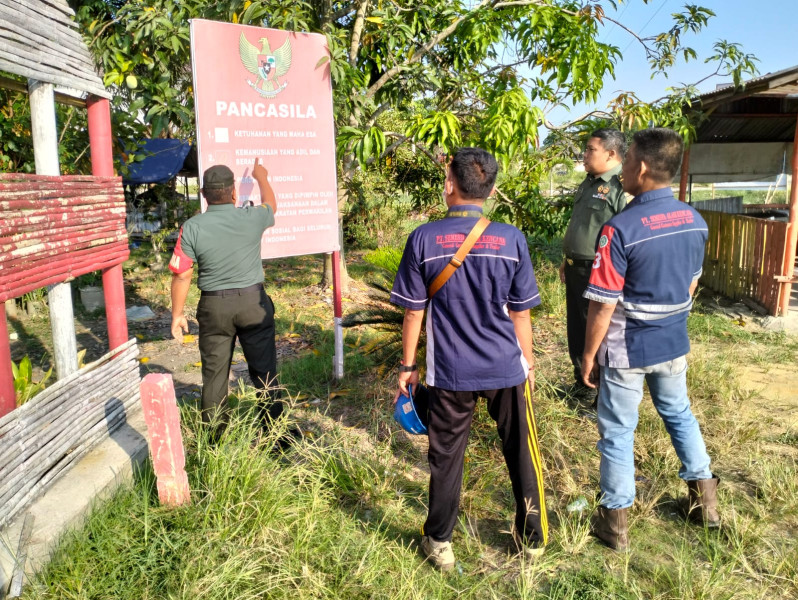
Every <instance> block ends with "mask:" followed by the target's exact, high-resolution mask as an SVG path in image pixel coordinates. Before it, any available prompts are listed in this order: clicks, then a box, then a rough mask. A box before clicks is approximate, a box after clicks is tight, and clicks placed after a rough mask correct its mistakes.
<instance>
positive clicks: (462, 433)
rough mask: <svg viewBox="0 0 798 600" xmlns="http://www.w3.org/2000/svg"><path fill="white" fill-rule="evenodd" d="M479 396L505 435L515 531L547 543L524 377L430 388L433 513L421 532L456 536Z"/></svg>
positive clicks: (534, 542)
mask: <svg viewBox="0 0 798 600" xmlns="http://www.w3.org/2000/svg"><path fill="white" fill-rule="evenodd" d="M479 397H484V398H487V401H488V413H489V414H490V416H491V417H492V418H493V420H494V421H495V422H496V427H497V429H498V431H499V437H500V438H501V441H502V453H503V454H504V461H505V463H506V464H507V470H508V471H509V473H510V482H511V484H512V489H513V497H514V498H515V527H516V531H518V532H519V533H522V536H523V541H524V543H526V544H528V545H530V546H543V545H544V544H546V542H547V540H548V529H549V525H548V518H547V516H546V501H545V497H544V493H543V464H542V461H541V459H540V450H539V448H538V435H537V427H536V425H535V415H534V412H533V410H532V397H531V393H530V391H529V386H528V384H527V383H526V382H525V383H523V384H520V385H517V386H515V387H510V388H503V389H499V390H484V391H480V392H454V391H450V390H444V389H441V388H434V387H431V388H429V427H428V433H429V470H430V480H429V514H428V516H427V521H426V522H425V523H424V527H423V529H422V532H423V534H424V535H429V536H431V537H432V538H433V539H435V540H437V541H449V540H451V539H452V532H453V531H454V527H455V524H456V523H457V511H458V508H459V505H460V491H461V489H462V487H463V460H464V458H465V450H466V444H467V443H468V433H469V431H470V429H471V420H472V417H473V415H474V408H475V407H476V402H477V399H478V398H479Z"/></svg>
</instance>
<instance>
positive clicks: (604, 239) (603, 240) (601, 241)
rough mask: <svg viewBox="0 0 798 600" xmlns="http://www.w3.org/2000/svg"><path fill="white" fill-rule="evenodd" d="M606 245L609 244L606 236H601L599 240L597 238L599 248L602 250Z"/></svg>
mask: <svg viewBox="0 0 798 600" xmlns="http://www.w3.org/2000/svg"><path fill="white" fill-rule="evenodd" d="M607 243H609V240H608V239H607V236H606V235H602V236H601V238H599V248H603V247H604V246H606V245H607Z"/></svg>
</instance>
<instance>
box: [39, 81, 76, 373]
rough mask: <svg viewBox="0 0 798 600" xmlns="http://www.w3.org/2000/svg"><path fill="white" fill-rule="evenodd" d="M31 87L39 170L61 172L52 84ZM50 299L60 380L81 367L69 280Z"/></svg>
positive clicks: (50, 292) (50, 289) (50, 291)
mask: <svg viewBox="0 0 798 600" xmlns="http://www.w3.org/2000/svg"><path fill="white" fill-rule="evenodd" d="M28 90H29V92H30V121H31V134H32V136H33V158H34V161H35V162H36V173H37V174H39V175H60V174H61V167H60V165H59V163H58V130H57V129H56V125H55V95H54V93H53V84H52V83H45V82H42V81H35V80H33V79H29V80H28ZM47 302H48V304H49V305H50V328H51V330H52V332H53V349H54V354H55V370H56V373H57V374H58V379H63V378H64V377H66V376H67V375H69V374H70V373H74V372H75V371H77V370H78V350H77V340H76V338H75V315H74V312H73V310H72V287H71V286H70V284H69V283H68V282H67V283H57V284H55V285H51V286H48V287H47Z"/></svg>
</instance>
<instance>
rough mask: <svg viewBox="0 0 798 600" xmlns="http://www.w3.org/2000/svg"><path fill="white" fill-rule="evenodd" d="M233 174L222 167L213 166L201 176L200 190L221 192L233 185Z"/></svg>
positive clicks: (227, 168)
mask: <svg viewBox="0 0 798 600" xmlns="http://www.w3.org/2000/svg"><path fill="white" fill-rule="evenodd" d="M234 181H235V178H234V176H233V172H232V171H231V170H230V169H229V167H226V166H224V165H214V166H212V167H211V168H209V169H206V170H205V173H204V174H203V176H202V189H204V190H223V189H225V188H228V187H230V186H231V185H233V182H234Z"/></svg>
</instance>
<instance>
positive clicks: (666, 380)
mask: <svg viewBox="0 0 798 600" xmlns="http://www.w3.org/2000/svg"><path fill="white" fill-rule="evenodd" d="M681 156H682V139H681V137H679V135H678V134H677V133H675V132H674V131H671V130H669V129H646V130H643V131H639V132H637V133H636V134H635V135H634V141H633V143H632V146H631V147H630V148H629V151H628V153H627V154H626V160H625V162H624V165H623V187H624V190H625V191H626V192H628V193H630V194H632V195H633V196H634V199H633V200H632V201H631V202H630V203H629V204H628V205H627V206H626V208H625V209H624V210H623V211H622V212H620V213H619V214H618V215H616V216H615V217H613V218H612V219H610V220H609V221H608V222H607V224H606V225H604V227H603V229H602V230H601V235H600V236H599V239H598V242H597V250H596V258H595V261H594V263H593V272H592V274H591V276H590V283H589V285H588V287H587V290H586V291H585V294H584V295H585V298H588V299H589V300H590V307H589V309H588V324H587V339H586V342H585V354H584V357H583V359H582V368H583V371H582V376H583V381H584V383H585V384H586V385H588V386H591V387H595V385H596V382H597V380H598V371H599V369H598V365H597V364H596V362H598V364H599V365H601V368H600V376H601V385H600V386H599V395H598V428H599V434H600V436H601V439H600V440H599V443H598V448H599V451H600V452H601V466H600V471H601V478H600V487H601V505H600V506H599V507H598V509H597V512H596V515H595V516H594V521H593V533H594V534H595V535H596V536H597V537H598V538H599V539H601V540H602V541H604V542H605V543H606V544H607V545H609V546H610V547H612V548H614V549H617V550H626V549H627V548H628V547H629V538H628V526H627V513H628V510H629V507H630V506H631V505H632V503H633V502H634V497H635V466H634V431H635V428H636V427H637V420H638V407H639V405H640V401H641V400H642V398H643V381H646V382H647V383H648V388H649V391H650V392H651V398H652V400H653V402H654V406H655V407H656V409H657V412H658V413H659V415H660V417H662V420H663V421H664V422H665V428H666V429H667V431H668V433H669V435H670V437H671V442H672V443H673V447H674V449H675V450H676V454H677V455H678V457H679V460H680V461H681V463H682V467H681V469H680V470H679V476H680V477H681V478H682V479H683V480H685V481H686V482H687V487H688V492H689V498H690V505H691V506H690V515H691V516H692V517H694V518H696V519H697V520H700V521H701V522H703V523H705V524H706V525H708V526H709V527H717V526H719V525H720V517H719V515H718V511H717V496H716V490H717V485H718V479H717V478H716V477H715V476H714V475H713V474H712V471H711V470H710V467H709V463H710V458H709V455H708V454H707V451H706V446H705V445H704V440H703V437H702V435H701V430H700V429H699V426H698V422H697V421H696V419H695V417H694V416H693V413H692V411H691V410H690V400H689V398H688V397H687V380H686V374H687V360H686V358H685V355H686V354H687V353H688V352H689V351H690V342H689V340H688V338H687V314H688V313H689V311H690V308H692V305H693V293H694V292H695V289H696V287H697V286H698V279H699V277H700V276H701V269H702V262H703V258H704V245H705V243H706V240H707V225H706V223H705V222H704V220H703V219H702V218H701V215H700V214H698V212H696V211H695V210H693V208H692V207H690V206H688V205H687V204H684V203H683V202H679V201H678V200H676V199H675V198H674V197H673V192H672V191H671V188H670V184H671V181H672V180H673V177H674V175H675V174H676V171H677V170H678V168H679V163H680V161H681Z"/></svg>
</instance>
